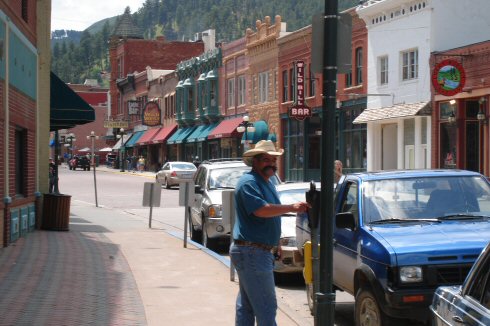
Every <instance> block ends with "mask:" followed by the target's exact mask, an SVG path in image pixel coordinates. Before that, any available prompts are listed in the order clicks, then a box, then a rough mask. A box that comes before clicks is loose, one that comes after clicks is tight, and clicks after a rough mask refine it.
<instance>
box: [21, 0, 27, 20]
mask: <svg viewBox="0 0 490 326" xmlns="http://www.w3.org/2000/svg"><path fill="white" fill-rule="evenodd" d="M28 3H29V0H22V13H21V15H22V19H23V20H24V21H25V22H26V23H28V22H29V7H28Z"/></svg>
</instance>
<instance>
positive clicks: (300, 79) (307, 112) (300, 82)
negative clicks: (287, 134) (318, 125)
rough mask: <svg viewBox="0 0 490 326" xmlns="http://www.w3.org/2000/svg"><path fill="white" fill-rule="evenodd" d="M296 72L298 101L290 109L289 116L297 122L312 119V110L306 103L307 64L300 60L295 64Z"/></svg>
mask: <svg viewBox="0 0 490 326" xmlns="http://www.w3.org/2000/svg"><path fill="white" fill-rule="evenodd" d="M294 66H295V71H296V101H295V103H294V105H293V106H292V107H291V108H290V109H289V116H290V117H291V118H295V119H296V120H304V119H306V118H309V117H311V109H310V108H309V107H308V106H307V105H306V103H305V62H304V61H301V60H298V61H296V62H295V63H294Z"/></svg>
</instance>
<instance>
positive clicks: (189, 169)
mask: <svg viewBox="0 0 490 326" xmlns="http://www.w3.org/2000/svg"><path fill="white" fill-rule="evenodd" d="M196 170H197V168H196V166H195V165H194V164H193V163H189V162H167V163H165V164H164V165H163V167H162V169H161V170H160V171H158V172H157V174H156V176H155V178H156V180H157V182H160V183H161V184H162V186H164V187H165V188H167V189H170V187H172V186H178V185H179V183H180V182H183V181H186V180H192V177H194V173H195V172H196Z"/></svg>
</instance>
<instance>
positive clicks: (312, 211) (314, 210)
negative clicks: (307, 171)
mask: <svg viewBox="0 0 490 326" xmlns="http://www.w3.org/2000/svg"><path fill="white" fill-rule="evenodd" d="M320 194H321V192H320V190H317V189H316V185H315V183H314V182H313V181H311V182H310V190H309V191H307V192H306V202H307V203H308V204H310V206H311V207H309V208H308V221H309V224H310V225H309V226H310V229H316V228H317V227H318V222H319V220H320V204H321V201H320Z"/></svg>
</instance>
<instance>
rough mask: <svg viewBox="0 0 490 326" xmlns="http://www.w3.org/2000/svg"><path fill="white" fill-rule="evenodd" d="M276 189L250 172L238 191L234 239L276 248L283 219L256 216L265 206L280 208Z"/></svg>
mask: <svg viewBox="0 0 490 326" xmlns="http://www.w3.org/2000/svg"><path fill="white" fill-rule="evenodd" d="M280 203H281V202H280V200H279V196H278V194H277V191H276V188H275V187H274V185H273V184H272V183H271V182H269V181H266V180H265V179H264V178H263V177H261V176H260V175H259V174H257V173H255V172H253V171H250V172H248V173H245V174H244V175H243V176H242V177H241V178H240V180H239V181H238V184H237V187H236V189H235V208H236V219H235V226H234V228H233V239H237V240H243V241H251V242H258V243H262V244H266V245H270V246H277V245H278V243H279V238H280V236H281V217H280V216H277V217H271V218H262V217H257V216H255V215H254V214H253V212H255V211H256V210H257V209H259V208H261V207H263V206H265V205H266V204H280Z"/></svg>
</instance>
